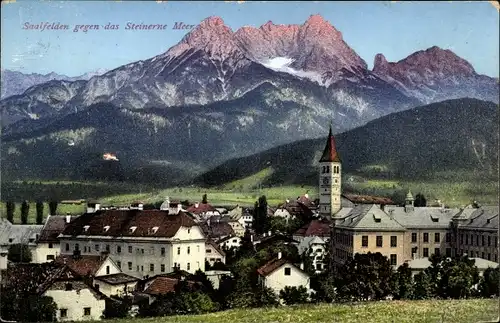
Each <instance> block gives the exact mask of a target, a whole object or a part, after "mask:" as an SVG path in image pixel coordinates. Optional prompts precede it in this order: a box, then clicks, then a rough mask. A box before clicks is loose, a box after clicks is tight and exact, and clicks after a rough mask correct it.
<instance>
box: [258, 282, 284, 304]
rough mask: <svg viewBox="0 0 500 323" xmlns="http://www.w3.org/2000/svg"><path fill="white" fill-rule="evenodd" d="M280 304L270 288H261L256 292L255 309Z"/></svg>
mask: <svg viewBox="0 0 500 323" xmlns="http://www.w3.org/2000/svg"><path fill="white" fill-rule="evenodd" d="M279 304H280V302H279V299H278V297H277V296H276V294H275V293H274V291H273V290H272V289H270V288H267V287H263V286H259V287H257V290H256V291H255V304H254V306H255V307H270V306H278V305H279Z"/></svg>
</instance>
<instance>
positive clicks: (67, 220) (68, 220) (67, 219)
mask: <svg viewBox="0 0 500 323" xmlns="http://www.w3.org/2000/svg"><path fill="white" fill-rule="evenodd" d="M70 222H71V215H66V223H70Z"/></svg>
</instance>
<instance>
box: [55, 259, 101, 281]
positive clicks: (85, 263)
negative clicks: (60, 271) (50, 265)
mask: <svg viewBox="0 0 500 323" xmlns="http://www.w3.org/2000/svg"><path fill="white" fill-rule="evenodd" d="M106 259H107V257H102V256H90V255H84V256H79V257H74V256H72V255H59V256H58V257H57V258H56V259H55V262H56V263H59V264H65V265H67V266H68V267H69V268H71V270H73V271H74V272H76V273H77V274H78V275H81V276H87V275H92V276H94V275H95V274H96V273H97V271H98V270H99V268H101V266H102V264H103V263H104V261H106Z"/></svg>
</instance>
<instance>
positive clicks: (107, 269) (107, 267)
mask: <svg viewBox="0 0 500 323" xmlns="http://www.w3.org/2000/svg"><path fill="white" fill-rule="evenodd" d="M109 271H110V270H109V266H106V275H109Z"/></svg>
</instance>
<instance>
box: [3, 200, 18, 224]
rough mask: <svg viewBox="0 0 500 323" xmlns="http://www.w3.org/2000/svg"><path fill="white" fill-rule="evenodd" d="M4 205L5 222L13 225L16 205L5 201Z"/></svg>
mask: <svg viewBox="0 0 500 323" xmlns="http://www.w3.org/2000/svg"><path fill="white" fill-rule="evenodd" d="M5 204H6V205H5V207H6V209H7V220H8V221H9V222H10V223H14V211H15V209H16V204H15V203H14V202H12V201H7V203H5Z"/></svg>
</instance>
